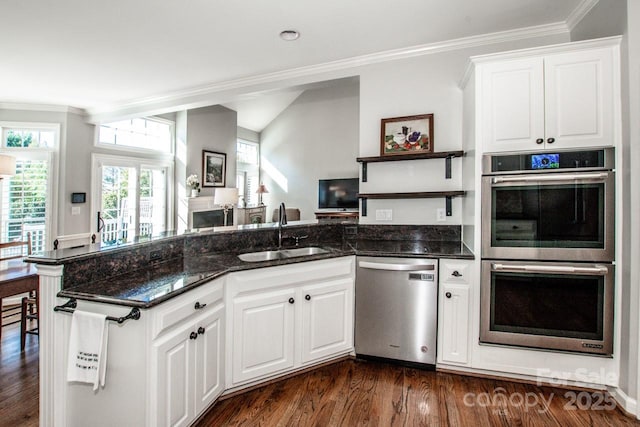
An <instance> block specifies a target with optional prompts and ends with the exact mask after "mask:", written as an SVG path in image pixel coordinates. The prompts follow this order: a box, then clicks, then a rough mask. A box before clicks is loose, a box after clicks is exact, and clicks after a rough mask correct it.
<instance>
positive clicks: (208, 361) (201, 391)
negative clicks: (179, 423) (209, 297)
mask: <svg viewBox="0 0 640 427" xmlns="http://www.w3.org/2000/svg"><path fill="white" fill-rule="evenodd" d="M223 322H224V305H222V304H219V305H218V306H216V307H215V308H213V309H210V311H209V312H208V313H207V314H206V315H205V316H204V317H203V318H201V319H199V320H197V321H196V322H195V326H194V330H195V331H196V333H197V334H198V338H197V339H196V340H195V342H194V344H195V347H196V350H195V358H196V361H195V373H194V374H195V380H194V384H195V396H194V400H195V413H196V416H197V415H199V414H200V413H201V412H203V411H204V410H205V409H207V408H208V407H209V405H210V404H211V402H213V401H214V400H215V399H216V398H217V397H218V396H220V394H222V392H223V391H224V381H223V372H224V344H223V343H224V327H223Z"/></svg>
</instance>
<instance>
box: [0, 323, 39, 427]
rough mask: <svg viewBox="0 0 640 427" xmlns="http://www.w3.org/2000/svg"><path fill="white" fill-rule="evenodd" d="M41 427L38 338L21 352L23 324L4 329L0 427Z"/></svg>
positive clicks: (29, 338)
mask: <svg viewBox="0 0 640 427" xmlns="http://www.w3.org/2000/svg"><path fill="white" fill-rule="evenodd" d="M37 425H38V337H35V336H27V343H26V346H25V349H24V352H21V351H20V324H19V323H16V324H13V325H10V326H5V327H4V328H2V342H1V343H0V426H2V427H4V426H7V427H8V426H25V427H26V426H37Z"/></svg>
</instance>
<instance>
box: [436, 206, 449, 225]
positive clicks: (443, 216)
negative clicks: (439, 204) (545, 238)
mask: <svg viewBox="0 0 640 427" xmlns="http://www.w3.org/2000/svg"><path fill="white" fill-rule="evenodd" d="M446 220H447V211H446V209H445V208H438V209H436V221H438V222H443V221H446Z"/></svg>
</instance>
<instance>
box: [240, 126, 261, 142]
mask: <svg viewBox="0 0 640 427" xmlns="http://www.w3.org/2000/svg"><path fill="white" fill-rule="evenodd" d="M238 139H244V140H245V141H249V142H260V134H259V133H258V132H256V131H254V130H251V129H247V128H243V127H241V126H238Z"/></svg>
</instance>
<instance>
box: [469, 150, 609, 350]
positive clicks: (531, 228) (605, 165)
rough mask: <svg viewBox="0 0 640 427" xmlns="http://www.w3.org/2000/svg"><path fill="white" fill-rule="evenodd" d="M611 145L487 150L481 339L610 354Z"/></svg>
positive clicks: (483, 208)
mask: <svg viewBox="0 0 640 427" xmlns="http://www.w3.org/2000/svg"><path fill="white" fill-rule="evenodd" d="M614 174H615V172H614V151H613V149H612V148H607V149H593V150H586V151H559V152H535V153H513V154H499V155H487V156H484V157H483V177H482V282H481V305H482V308H481V327H480V341H482V342H486V343H495V344H506V345H517V346H526V347H535V348H545V349H554V350H564V351H577V352H585V353H596V354H603V355H610V354H611V353H612V351H613V306H614V266H613V261H614V256H615V248H614V242H615V239H614V233H615V226H614V219H615V209H614V204H615V182H614V181H615V180H614Z"/></svg>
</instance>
